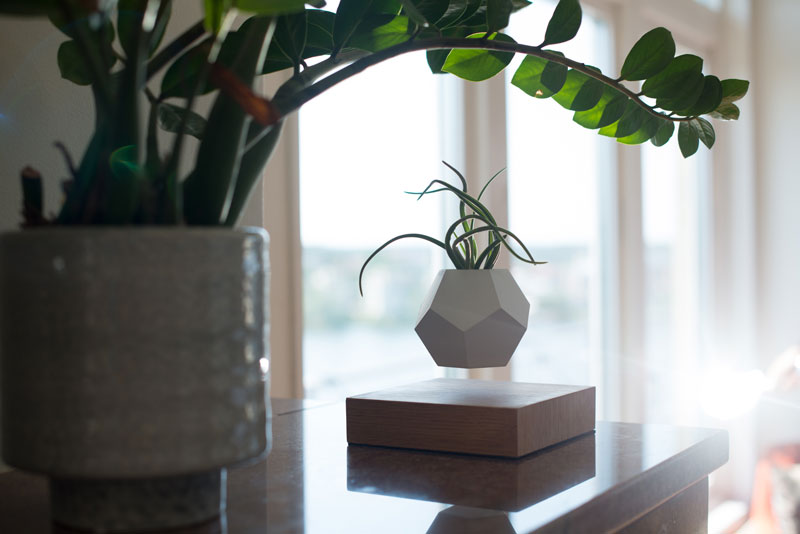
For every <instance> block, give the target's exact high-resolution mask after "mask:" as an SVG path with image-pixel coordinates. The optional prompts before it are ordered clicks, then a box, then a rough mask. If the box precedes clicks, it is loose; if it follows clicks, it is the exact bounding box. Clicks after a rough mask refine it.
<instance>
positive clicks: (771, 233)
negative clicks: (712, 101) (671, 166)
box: [750, 0, 800, 365]
mask: <svg viewBox="0 0 800 534" xmlns="http://www.w3.org/2000/svg"><path fill="white" fill-rule="evenodd" d="M753 6H754V20H753V25H754V26H753V29H754V38H755V47H754V52H755V58H754V66H755V82H754V83H753V85H752V90H753V94H752V95H751V96H750V98H751V99H753V100H752V102H753V104H754V105H752V106H751V109H753V113H754V115H755V124H756V132H755V133H756V135H755V139H756V183H757V192H758V193H757V194H758V199H757V200H758V208H757V209H758V215H759V218H758V229H757V240H758V279H759V290H758V295H759V297H758V298H759V302H758V310H759V314H758V316H759V324H758V349H759V358H760V360H761V362H762V364H763V365H767V364H768V363H769V362H770V361H772V359H774V358H775V357H776V356H777V355H778V354H779V353H780V352H782V351H783V350H784V349H785V348H786V347H788V346H789V345H791V344H795V343H798V342H800V170H798V151H800V134H798V123H800V109H798V107H797V106H796V105H795V103H794V101H795V99H796V98H797V88H798V87H800V62H798V60H797V58H798V56H800V32H798V26H799V25H800V2H798V1H797V0H753Z"/></svg>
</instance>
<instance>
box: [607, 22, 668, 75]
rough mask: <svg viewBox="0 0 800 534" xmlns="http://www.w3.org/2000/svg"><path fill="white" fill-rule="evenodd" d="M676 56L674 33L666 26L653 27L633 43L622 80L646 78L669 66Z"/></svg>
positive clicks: (623, 70) (626, 59) (623, 69)
mask: <svg viewBox="0 0 800 534" xmlns="http://www.w3.org/2000/svg"><path fill="white" fill-rule="evenodd" d="M674 57H675V41H674V40H673V39H672V33H670V31H669V30H668V29H666V28H653V29H652V30H650V31H649V32H647V33H645V34H644V35H642V37H641V38H640V39H639V40H638V41H637V42H636V44H635V45H633V48H631V51H630V52H629V53H628V57H626V58H625V62H624V63H623V64H622V69H621V70H620V76H619V77H620V79H622V80H645V79H647V78H650V77H651V76H655V75H656V74H658V73H659V72H661V71H662V70H664V69H665V68H667V66H668V65H669V64H670V62H671V61H672V58H674Z"/></svg>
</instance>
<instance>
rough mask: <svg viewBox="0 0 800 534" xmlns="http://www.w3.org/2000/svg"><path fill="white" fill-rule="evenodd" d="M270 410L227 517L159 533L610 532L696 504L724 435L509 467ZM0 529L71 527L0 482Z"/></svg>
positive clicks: (602, 448) (32, 533)
mask: <svg viewBox="0 0 800 534" xmlns="http://www.w3.org/2000/svg"><path fill="white" fill-rule="evenodd" d="M274 414H275V416H274V419H273V433H274V439H273V447H272V452H271V453H270V454H269V456H268V457H267V459H266V461H263V460H262V461H260V462H257V463H254V464H251V465H245V466H239V467H236V468H232V469H230V470H229V475H228V509H227V513H226V514H225V516H224V517H222V518H220V520H218V521H215V522H212V523H208V524H204V525H197V526H194V527H191V528H186V529H182V530H177V531H176V530H172V531H170V534H226V533H230V534H251V533H253V534H255V533H259V534H263V533H264V532H267V533H268V534H338V533H343V534H345V533H346V534H366V533H369V534H374V533H382V534H391V533H402V534H425V533H430V534H450V533H453V534H455V533H457V534H471V533H478V532H480V533H484V532H487V533H491V534H505V533H509V534H510V533H516V534H529V533H532V532H537V533H542V532H607V531H614V530H617V529H618V528H619V527H620V526H621V525H623V524H625V523H626V522H630V521H631V520H633V519H634V518H636V517H638V516H640V515H641V514H642V513H644V512H646V511H648V510H651V509H653V508H654V507H656V506H658V505H660V504H661V503H664V502H665V501H668V500H670V501H675V500H676V499H672V497H673V496H674V495H676V494H679V492H682V493H680V495H683V497H682V499H681V500H680V502H679V503H678V504H681V503H683V504H681V505H682V506H684V507H686V506H687V503H689V504H691V503H692V502H694V503H703V502H704V496H705V497H706V498H707V486H705V485H704V484H701V483H700V482H703V483H704V482H705V478H706V477H707V475H708V474H709V473H710V472H711V471H713V470H714V469H716V468H717V467H719V466H720V465H722V464H723V463H724V462H725V461H726V460H727V454H728V441H727V434H726V433H725V432H722V431H718V430H708V429H691V428H675V427H668V426H658V425H634V424H621V423H602V422H601V423H598V424H597V429H596V432H595V433H594V434H587V435H584V436H581V437H578V438H575V439H573V440H571V441H568V442H565V443H563V444H561V445H556V446H554V447H551V448H549V449H546V450H543V451H540V452H538V453H534V454H533V455H529V456H526V457H524V458H520V459H516V460H514V459H501V458H487V457H479V456H470V455H455V454H444V453H430V452H423V451H407V450H398V449H389V448H373V447H366V446H350V447H348V445H347V442H346V439H345V407H344V403H335V404H322V405H321V404H319V403H316V404H315V403H308V402H300V401H276V402H275V403H274ZM690 487H691V488H692V490H691V492H687V491H684V490H685V489H686V488H690ZM705 503H706V504H707V501H705ZM696 512H697V514H696V517H699V518H700V519H701V520H702V519H703V518H704V515H703V514H705V513H707V509H706V510H705V511H704V510H703V509H702V507H699V508H697V509H696ZM667 513H669V514H672V515H671V516H669V517H675V516H676V514H680V513H682V512H676V509H670V510H668V511H667ZM0 532H1V533H3V534H5V533H6V532H8V533H14V534H16V533H25V534H46V533H47V534H52V533H53V532H69V531H67V530H63V529H62V530H59V528H58V527H53V525H51V522H50V516H49V505H48V496H47V480H46V479H45V478H44V477H40V476H36V475H31V474H27V473H23V472H20V471H13V472H10V473H4V474H0ZM626 532H627V531H626Z"/></svg>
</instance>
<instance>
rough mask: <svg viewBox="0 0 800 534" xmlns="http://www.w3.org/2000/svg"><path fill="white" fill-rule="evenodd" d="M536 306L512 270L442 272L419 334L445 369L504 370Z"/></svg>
mask: <svg viewBox="0 0 800 534" xmlns="http://www.w3.org/2000/svg"><path fill="white" fill-rule="evenodd" d="M529 310H530V304H529V303H528V300H527V299H526V298H525V295H524V294H523V293H522V290H521V289H520V288H519V286H518V285H517V283H516V281H515V280H514V278H513V277H512V276H511V273H510V272H509V271H508V270H507V269H492V270H485V269H480V270H456V269H446V270H442V271H439V274H438V275H437V276H436V279H435V280H434V281H433V284H432V286H431V289H430V290H429V292H428V296H427V297H426V299H425V301H424V302H423V304H422V307H421V309H420V313H419V319H418V320H417V326H416V328H415V330H416V332H417V335H419V337H420V339H421V340H422V343H423V344H424V345H425V348H427V349H428V352H430V354H431V356H433V360H434V361H435V362H436V364H437V365H439V366H442V367H461V368H470V369H471V368H481V367H502V366H504V365H506V364H507V363H508V361H509V360H510V359H511V356H512V355H513V354H514V351H515V350H516V348H517V345H519V342H520V340H521V339H522V336H523V335H524V334H525V330H526V329H527V328H528V311H529Z"/></svg>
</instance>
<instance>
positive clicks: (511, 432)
mask: <svg viewBox="0 0 800 534" xmlns="http://www.w3.org/2000/svg"><path fill="white" fill-rule="evenodd" d="M346 405H347V441H348V442H349V443H357V444H362V445H381V446H386V447H400V448H407V449H423V450H432V451H444V452H458V453H467V454H482V455H489V456H505V457H509V458H519V457H520V456H524V455H526V454H530V453H532V452H534V451H538V450H540V449H543V448H545V447H549V446H550V445H554V444H556V443H560V442H561V441H564V440H567V439H570V438H573V437H575V436H579V435H581V434H584V433H586V432H591V431H592V430H594V423H595V388H594V387H583V386H562V385H553V384H524V383H519V382H491V381H485V380H457V379H446V378H439V379H435V380H428V381H425V382H417V383H415V384H409V385H407V386H400V387H396V388H390V389H385V390H382V391H375V392H373V393H367V394H364V395H357V396H355V397H348V398H347V403H346Z"/></svg>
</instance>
